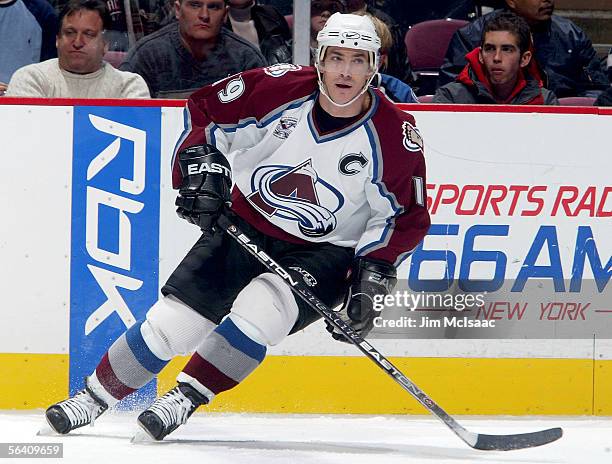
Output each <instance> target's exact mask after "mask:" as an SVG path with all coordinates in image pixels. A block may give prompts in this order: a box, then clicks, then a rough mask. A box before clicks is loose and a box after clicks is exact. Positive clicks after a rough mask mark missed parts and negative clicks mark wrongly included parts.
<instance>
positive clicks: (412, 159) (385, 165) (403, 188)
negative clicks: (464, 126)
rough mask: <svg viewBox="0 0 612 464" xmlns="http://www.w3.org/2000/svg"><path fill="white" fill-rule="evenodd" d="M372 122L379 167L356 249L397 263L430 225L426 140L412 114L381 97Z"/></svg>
mask: <svg viewBox="0 0 612 464" xmlns="http://www.w3.org/2000/svg"><path fill="white" fill-rule="evenodd" d="M372 122H373V124H372V125H371V126H370V131H371V132H370V134H369V136H370V138H371V143H372V145H373V147H375V153H374V154H373V156H374V159H375V167H374V173H373V179H372V184H373V186H372V188H371V193H368V201H369V202H370V207H371V209H372V217H371V218H370V220H369V221H368V224H367V228H366V231H365V233H364V236H363V237H362V240H361V241H360V243H359V244H358V247H357V248H358V250H357V254H358V255H360V256H364V257H368V258H372V259H378V260H382V261H386V262H388V263H390V264H393V265H395V266H397V265H399V263H400V262H401V261H402V260H403V259H404V258H406V257H408V256H409V255H410V253H411V252H412V250H413V249H414V248H415V247H416V246H417V245H418V244H419V243H420V242H421V240H422V239H423V237H425V235H426V234H427V231H428V230H429V226H430V218H429V213H428V211H427V195H426V191H425V188H426V179H425V158H424V156H423V139H422V137H421V135H420V133H419V131H418V130H417V128H416V124H415V120H414V117H413V116H412V115H410V114H408V113H405V112H403V111H401V110H399V109H397V108H396V107H395V105H393V104H390V103H388V102H386V101H384V100H382V99H381V104H380V106H379V108H378V110H377V112H376V114H375V116H374V118H373V120H372Z"/></svg>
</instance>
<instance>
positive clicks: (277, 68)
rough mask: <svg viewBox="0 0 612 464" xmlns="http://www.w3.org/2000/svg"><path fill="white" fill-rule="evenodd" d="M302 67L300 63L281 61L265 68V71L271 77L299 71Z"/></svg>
mask: <svg viewBox="0 0 612 464" xmlns="http://www.w3.org/2000/svg"><path fill="white" fill-rule="evenodd" d="M300 69H302V67H301V66H300V65H299V64H291V63H279V64H273V65H272V66H268V67H267V68H264V72H265V73H266V74H267V75H268V76H270V77H282V76H284V75H285V74H287V73H288V72H289V71H299V70H300Z"/></svg>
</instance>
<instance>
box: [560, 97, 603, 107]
mask: <svg viewBox="0 0 612 464" xmlns="http://www.w3.org/2000/svg"><path fill="white" fill-rule="evenodd" d="M593 103H595V98H593V97H563V98H559V105H561V106H593Z"/></svg>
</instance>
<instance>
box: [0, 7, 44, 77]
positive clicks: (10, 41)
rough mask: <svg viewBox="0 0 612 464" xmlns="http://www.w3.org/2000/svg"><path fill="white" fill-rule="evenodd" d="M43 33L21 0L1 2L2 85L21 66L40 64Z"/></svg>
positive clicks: (0, 55)
mask: <svg viewBox="0 0 612 464" xmlns="http://www.w3.org/2000/svg"><path fill="white" fill-rule="evenodd" d="M41 43H42V30H41V27H40V24H38V22H37V21H36V18H35V17H34V15H33V14H32V13H31V12H30V11H29V10H28V8H27V7H26V5H25V4H24V2H23V1H22V0H0V84H6V83H7V82H8V81H9V80H10V79H11V76H12V75H13V73H14V72H15V71H17V70H18V69H19V68H21V67H22V66H25V65H28V64H31V63H38V62H39V61H40V50H41Z"/></svg>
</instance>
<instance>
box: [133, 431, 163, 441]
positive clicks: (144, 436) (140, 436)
mask: <svg viewBox="0 0 612 464" xmlns="http://www.w3.org/2000/svg"><path fill="white" fill-rule="evenodd" d="M130 443H133V444H135V445H148V444H152V443H160V441H159V440H156V439H155V438H153V437H152V436H151V435H149V434H148V433H147V432H145V431H144V430H138V431H137V432H136V433H135V434H134V436H133V437H132V439H131V440H130Z"/></svg>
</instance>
